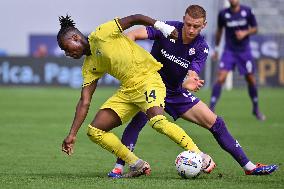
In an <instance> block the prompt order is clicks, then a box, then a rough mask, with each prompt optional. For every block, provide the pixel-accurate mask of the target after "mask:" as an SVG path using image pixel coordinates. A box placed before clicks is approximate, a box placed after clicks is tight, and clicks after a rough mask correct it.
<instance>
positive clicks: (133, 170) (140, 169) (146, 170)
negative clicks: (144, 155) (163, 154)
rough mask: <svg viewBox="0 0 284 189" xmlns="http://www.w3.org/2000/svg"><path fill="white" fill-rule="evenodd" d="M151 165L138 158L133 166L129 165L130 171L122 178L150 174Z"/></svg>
mask: <svg viewBox="0 0 284 189" xmlns="http://www.w3.org/2000/svg"><path fill="white" fill-rule="evenodd" d="M150 174H151V167H150V165H149V163H147V162H146V161H143V160H139V162H138V163H137V164H136V166H135V167H130V171H129V172H128V173H126V174H124V175H123V176H122V177H123V178H132V177H139V176H141V175H146V176H147V175H150Z"/></svg>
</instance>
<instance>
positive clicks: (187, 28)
mask: <svg viewBox="0 0 284 189" xmlns="http://www.w3.org/2000/svg"><path fill="white" fill-rule="evenodd" d="M205 25H206V22H205V20H204V18H197V19H194V18H192V17H191V16H189V15H188V14H186V15H185V16H184V17H183V33H184V35H185V37H186V38H188V39H194V38H195V37H196V36H197V35H198V34H199V33H200V32H201V30H202V29H203V28H204V27H205Z"/></svg>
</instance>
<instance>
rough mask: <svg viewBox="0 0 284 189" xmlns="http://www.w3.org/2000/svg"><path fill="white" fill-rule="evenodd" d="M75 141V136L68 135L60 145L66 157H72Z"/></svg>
mask: <svg viewBox="0 0 284 189" xmlns="http://www.w3.org/2000/svg"><path fill="white" fill-rule="evenodd" d="M75 141H76V136H73V135H68V136H67V137H66V138H65V139H64V141H63V143H62V151H63V152H65V153H66V154H68V155H72V154H73V152H74V144H75Z"/></svg>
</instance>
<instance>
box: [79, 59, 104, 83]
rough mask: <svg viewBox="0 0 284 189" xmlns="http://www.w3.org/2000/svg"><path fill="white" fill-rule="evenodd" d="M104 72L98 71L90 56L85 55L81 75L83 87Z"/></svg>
mask: <svg viewBox="0 0 284 189" xmlns="http://www.w3.org/2000/svg"><path fill="white" fill-rule="evenodd" d="M104 74H105V72H102V71H98V70H97V68H96V67H95V66H94V64H93V60H92V57H91V56H89V57H86V58H85V60H84V64H83V67H82V77H83V85H82V86H83V87H86V86H88V85H90V84H91V83H93V82H94V81H96V80H98V79H99V78H101V77H102V76H103V75H104Z"/></svg>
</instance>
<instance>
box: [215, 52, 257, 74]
mask: <svg viewBox="0 0 284 189" xmlns="http://www.w3.org/2000/svg"><path fill="white" fill-rule="evenodd" d="M236 65H237V67H238V70H239V73H240V75H246V74H250V73H254V72H255V63H254V61H253V58H252V55H251V53H250V51H243V52H233V51H230V50H225V51H224V52H223V55H222V58H221V61H220V64H219V69H220V70H227V71H231V70H234V69H235V66H236Z"/></svg>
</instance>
